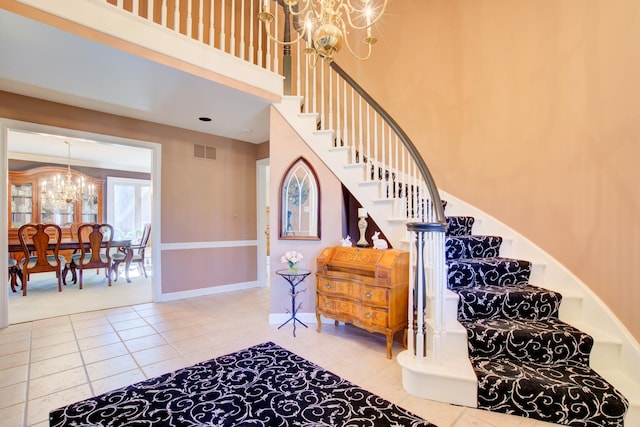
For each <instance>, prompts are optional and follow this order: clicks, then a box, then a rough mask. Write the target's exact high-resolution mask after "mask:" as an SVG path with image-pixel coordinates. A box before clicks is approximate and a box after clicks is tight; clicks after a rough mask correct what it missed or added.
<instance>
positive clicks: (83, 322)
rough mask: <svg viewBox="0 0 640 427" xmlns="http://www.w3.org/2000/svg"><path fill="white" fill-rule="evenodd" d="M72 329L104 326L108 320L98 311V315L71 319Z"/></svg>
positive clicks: (78, 329)
mask: <svg viewBox="0 0 640 427" xmlns="http://www.w3.org/2000/svg"><path fill="white" fill-rule="evenodd" d="M71 324H72V325H73V329H74V330H75V331H76V332H78V331H80V330H82V329H87V328H95V327H96V326H104V325H108V324H109V320H108V319H107V318H106V317H105V316H103V315H102V314H101V313H100V316H99V317H90V318H87V319H76V320H74V319H72V320H71Z"/></svg>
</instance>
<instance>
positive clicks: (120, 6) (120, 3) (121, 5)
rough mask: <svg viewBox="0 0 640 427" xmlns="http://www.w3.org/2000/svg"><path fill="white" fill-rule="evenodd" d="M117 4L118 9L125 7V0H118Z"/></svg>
mask: <svg viewBox="0 0 640 427" xmlns="http://www.w3.org/2000/svg"><path fill="white" fill-rule="evenodd" d="M116 6H118V9H124V0H118V1H117V2H116Z"/></svg>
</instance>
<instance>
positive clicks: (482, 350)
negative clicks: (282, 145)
mask: <svg viewBox="0 0 640 427" xmlns="http://www.w3.org/2000/svg"><path fill="white" fill-rule="evenodd" d="M301 104H302V98H300V97H285V99H284V100H283V102H282V103H281V104H278V105H276V106H275V107H276V109H277V110H278V111H279V112H280V113H281V114H282V115H283V117H284V118H285V119H286V120H287V121H288V122H289V123H290V125H291V126H292V128H293V129H294V130H295V131H296V132H297V133H298V134H299V135H300V136H301V137H302V139H304V140H305V141H306V143H307V144H308V145H309V147H311V148H312V149H313V151H314V152H315V153H316V154H317V155H318V157H319V158H320V159H321V160H322V161H323V162H324V163H325V164H326V165H327V166H328V167H329V168H330V169H331V170H332V171H333V172H334V174H335V175H336V176H337V177H338V179H340V180H341V181H342V183H343V184H344V185H345V186H346V187H347V188H348V189H349V191H350V192H351V193H352V194H354V195H355V196H356V197H357V198H358V200H359V201H360V203H361V204H362V205H363V207H365V208H366V209H367V211H368V212H369V214H370V215H371V216H372V217H373V218H375V219H376V222H377V223H378V225H379V226H380V227H381V228H382V229H383V231H384V233H385V235H386V236H387V238H388V239H389V241H390V243H391V244H392V245H393V246H394V247H398V248H404V249H407V250H408V249H409V242H408V237H407V230H406V222H407V220H406V219H405V218H401V217H402V216H403V215H400V214H399V213H400V211H402V210H403V209H406V204H404V202H403V200H401V199H399V198H391V199H389V198H387V197H382V195H383V193H385V192H386V191H387V189H386V188H385V184H384V182H383V181H376V180H373V181H372V180H371V179H370V176H369V174H370V173H371V172H370V168H369V167H367V165H366V164H360V163H359V164H353V163H352V162H351V158H350V156H349V148H348V147H342V146H338V147H336V146H335V145H336V136H335V133H334V132H333V131H331V130H317V129H318V116H317V114H313V113H301V112H300V111H301V110H300V106H301ZM441 193H442V192H441ZM443 197H444V198H446V199H447V200H453V201H454V203H453V205H454V208H453V212H451V213H452V214H453V215H451V216H449V217H447V222H448V235H447V239H446V257H447V266H448V273H447V282H448V285H447V286H448V288H449V289H448V290H446V291H445V315H444V317H445V324H446V327H445V329H446V332H445V333H443V334H442V337H441V338H442V340H443V354H442V358H441V359H439V360H434V359H433V358H432V357H431V355H428V357H427V358H426V359H425V360H423V361H421V362H419V363H417V362H416V361H415V358H414V357H413V356H412V354H408V353H409V352H408V351H404V352H402V353H401V354H400V355H398V362H399V363H400V365H401V366H402V368H403V385H404V387H405V389H406V390H407V391H409V392H410V393H412V394H414V395H416V396H419V397H423V398H427V399H431V400H439V401H444V402H449V403H454V404H460V405H465V406H471V407H479V408H482V409H487V410H491V411H496V412H505V413H510V414H515V415H521V416H524V417H531V418H536V419H540V420H544V421H548V422H555V423H560V424H565V425H577V426H596V425H597V426H600V425H603V426H608V425H611V426H620V425H623V417H624V416H625V411H627V407H629V409H628V411H627V414H626V424H625V425H627V426H634V425H640V385H639V384H638V380H637V378H638V377H640V376H638V367H637V366H636V365H635V364H636V362H638V361H639V359H638V358H639V354H640V352H639V351H638V349H636V348H635V347H634V342H633V340H632V339H629V337H628V336H625V335H624V333H623V334H620V333H619V331H618V329H619V325H617V324H615V321H612V320H611V316H610V314H609V313H608V312H607V310H606V308H603V307H602V305H601V304H599V301H597V299H596V298H595V297H594V296H593V295H592V294H590V292H589V291H588V290H585V289H582V288H581V287H580V284H579V281H577V279H575V278H574V277H573V276H571V275H570V274H569V273H567V272H566V271H565V270H564V269H562V267H561V266H558V265H557V263H556V262H555V261H554V260H552V259H551V258H549V257H548V256H547V255H546V254H544V252H542V251H540V250H539V248H536V247H535V246H534V245H532V244H531V243H530V242H528V241H526V239H521V238H520V237H519V236H517V233H515V232H513V230H510V229H508V228H507V227H504V226H503V225H501V224H499V223H497V222H496V221H495V220H493V219H491V218H489V217H487V216H486V215H485V214H483V213H482V212H479V211H477V210H474V209H473V208H469V207H468V206H466V205H465V204H464V203H463V202H461V201H459V200H457V199H455V197H453V196H450V195H446V194H445V195H443ZM450 205H451V203H450ZM449 209H450V208H449V207H447V213H449ZM465 210H467V211H469V212H471V213H470V214H468V215H467V214H464V213H461V211H465ZM477 216H480V217H481V219H477V218H476V217H477ZM477 227H479V228H480V229H486V230H489V231H497V232H492V233H483V234H485V235H474V234H473V231H474V230H473V229H474V228H477ZM483 231H484V230H483ZM500 232H502V235H503V236H504V235H507V237H501V234H500ZM515 249H517V250H518V251H519V252H522V253H523V256H524V257H528V256H530V257H531V258H532V259H534V260H535V261H534V262H531V261H526V260H521V259H516V258H507V257H505V256H501V254H502V253H508V252H510V251H514V250H515ZM543 278H548V279H550V280H551V281H552V282H553V283H552V285H553V286H550V287H549V289H545V287H540V286H535V285H534V284H533V283H539V282H540V281H542V280H543ZM575 282H578V284H576V283H575ZM551 288H559V289H555V290H553V289H551ZM563 296H564V297H563ZM561 303H562V304H561ZM565 318H567V319H571V320H572V322H571V324H573V325H577V324H579V323H580V322H581V321H582V322H585V325H584V326H585V328H581V329H585V330H588V331H589V332H592V331H593V332H595V333H593V334H590V335H588V334H586V333H584V332H582V331H581V330H579V329H578V328H576V327H575V326H571V325H570V324H569V323H568V322H566V321H564V319H565ZM561 319H563V320H561ZM590 321H593V322H590ZM594 325H597V326H598V327H595V326H594ZM617 331H618V332H617ZM594 367H595V368H594ZM594 369H595V370H594ZM596 370H597V372H596ZM598 373H601V374H603V375H606V377H607V378H608V379H609V381H611V382H613V383H615V384H616V386H615V387H614V386H612V385H611V384H610V383H609V382H608V381H607V380H605V379H604V378H603V377H602V376H600V375H599V374H598ZM629 373H630V374H631V375H629ZM614 380H615V381H614ZM618 390H620V391H622V392H623V394H624V396H623V394H621V393H620V391H618ZM627 399H628V400H627Z"/></svg>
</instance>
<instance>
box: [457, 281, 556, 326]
mask: <svg viewBox="0 0 640 427" xmlns="http://www.w3.org/2000/svg"><path fill="white" fill-rule="evenodd" d="M458 295H459V296H460V303H459V304H458V319H459V320H461V321H463V320H465V321H468V320H478V319H497V318H499V319H522V320H541V319H545V318H552V317H553V318H555V317H558V309H559V307H560V302H561V300H562V297H561V296H560V295H559V294H556V293H547V292H544V291H541V292H535V293H534V292H506V293H503V294H498V293H494V292H490V291H484V290H483V289H482V288H479V289H461V290H459V291H458Z"/></svg>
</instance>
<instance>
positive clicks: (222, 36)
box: [218, 1, 227, 52]
mask: <svg viewBox="0 0 640 427" xmlns="http://www.w3.org/2000/svg"><path fill="white" fill-rule="evenodd" d="M226 3H227V2H226V1H221V2H220V45H219V46H218V49H220V50H221V51H223V52H226V51H227V39H226V35H225V33H224V24H225V21H226V20H227V15H226V14H225V6H226Z"/></svg>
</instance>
